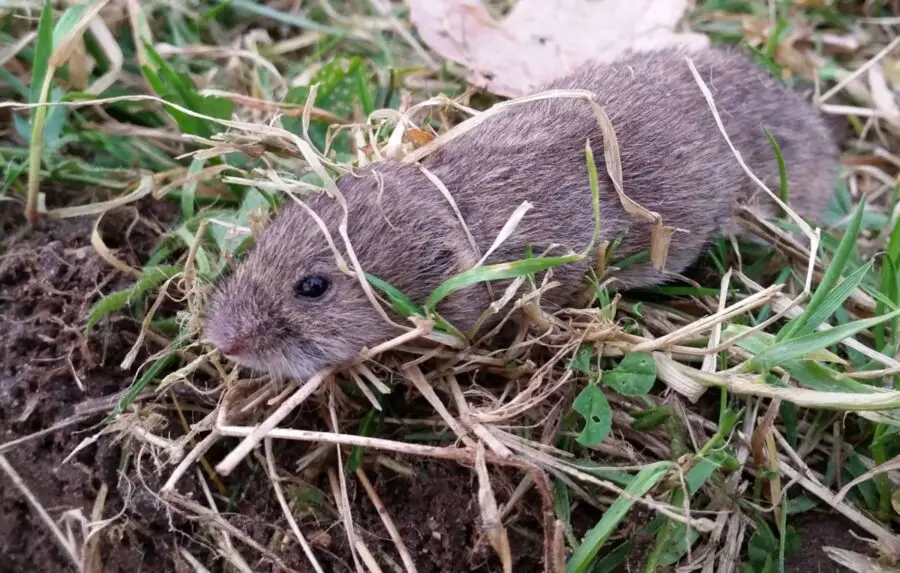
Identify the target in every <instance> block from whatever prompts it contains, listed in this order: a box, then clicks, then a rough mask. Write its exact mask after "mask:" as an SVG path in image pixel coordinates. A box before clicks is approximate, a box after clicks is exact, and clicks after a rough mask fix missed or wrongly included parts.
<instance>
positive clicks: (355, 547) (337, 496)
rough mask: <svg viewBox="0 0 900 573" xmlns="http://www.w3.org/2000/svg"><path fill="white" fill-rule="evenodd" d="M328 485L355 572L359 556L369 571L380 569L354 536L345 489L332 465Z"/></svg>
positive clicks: (363, 545)
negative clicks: (344, 533) (346, 504)
mask: <svg viewBox="0 0 900 573" xmlns="http://www.w3.org/2000/svg"><path fill="white" fill-rule="evenodd" d="M340 466H341V461H340V458H338V467H340ZM328 485H330V486H331V495H332V496H333V497H334V500H335V502H336V504H337V507H338V513H339V514H340V516H341V521H342V522H343V524H344V531H346V533H347V541H348V544H349V545H350V554H351V555H352V556H353V563H354V565H355V566H356V570H357V572H359V573H362V567H361V566H360V564H359V560H360V558H362V560H363V562H365V563H366V565H367V566H368V567H369V570H370V571H380V570H381V569H380V568H379V567H378V564H377V563H375V560H374V558H373V557H372V554H371V552H369V550H368V548H367V547H366V546H365V544H364V543H362V541H361V540H360V539H359V538H358V537H357V536H356V532H355V531H354V528H353V522H352V519H353V517H352V516H351V515H350V508H349V507H347V506H345V505H344V502H345V497H346V496H345V495H344V494H345V490H344V489H343V488H342V484H341V483H340V480H339V478H338V476H337V473H336V472H335V471H334V467H330V468H328Z"/></svg>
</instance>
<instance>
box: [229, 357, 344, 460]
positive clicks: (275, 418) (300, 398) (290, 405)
mask: <svg viewBox="0 0 900 573" xmlns="http://www.w3.org/2000/svg"><path fill="white" fill-rule="evenodd" d="M331 373H332V369H324V370H320V371H319V372H317V373H315V374H313V376H312V378H310V379H309V380H308V381H307V382H306V384H304V385H303V386H301V387H300V388H299V389H298V390H297V391H296V392H294V394H293V395H292V396H291V397H290V398H288V399H287V400H285V401H284V402H283V403H282V404H281V406H279V407H278V409H277V410H275V412H273V413H272V415H271V416H269V417H268V418H267V419H266V420H265V421H263V422H262V423H261V424H259V425H258V426H256V428H254V429H253V431H252V432H251V433H250V434H248V435H247V436H246V437H245V438H244V439H243V440H242V441H241V443H240V444H238V446H237V447H236V448H235V449H233V450H232V451H231V452H230V453H229V454H228V455H227V456H225V459H224V460H222V461H221V462H219V463H218V464H217V465H216V471H217V472H219V473H220V474H222V475H224V476H227V475H228V474H230V473H231V472H232V471H233V470H234V468H235V467H237V465H238V464H239V463H241V461H242V460H243V459H244V458H245V457H246V456H247V454H249V453H250V452H251V451H252V450H253V448H255V447H256V446H258V445H259V443H260V442H262V440H263V438H265V437H266V436H268V435H270V432H271V431H272V430H273V429H274V428H275V426H277V425H278V424H279V422H281V421H282V420H284V419H285V418H286V417H287V416H288V415H289V414H290V413H291V412H293V411H294V410H295V409H296V408H297V407H298V406H299V405H300V404H302V403H303V402H304V401H305V400H306V399H307V398H309V397H310V396H311V395H312V394H313V392H315V391H316V390H318V389H319V387H320V386H321V385H322V383H323V382H325V379H326V378H327V377H328V376H329V375H331ZM219 430H220V431H221V428H219Z"/></svg>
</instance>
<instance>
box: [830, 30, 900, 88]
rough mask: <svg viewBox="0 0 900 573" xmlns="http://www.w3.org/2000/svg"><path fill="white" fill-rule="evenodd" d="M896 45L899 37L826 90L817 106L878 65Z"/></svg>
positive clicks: (898, 43) (899, 40)
mask: <svg viewBox="0 0 900 573" xmlns="http://www.w3.org/2000/svg"><path fill="white" fill-rule="evenodd" d="M898 45H900V36H898V37H896V38H894V39H893V40H892V41H891V43H890V44H888V45H887V46H885V47H884V48H882V49H881V50H880V51H879V52H878V53H877V54H875V56H874V57H872V58H871V59H870V60H869V61H867V62H866V63H865V64H863V65H862V66H860V67H859V68H857V69H856V70H854V71H853V73H852V74H850V75H849V76H847V77H846V78H844V79H842V80H841V81H839V82H838V83H837V84H836V85H835V86H834V87H832V88H831V89H830V90H828V91H827V92H825V93H824V94H822V95H821V96H820V97H819V98H818V103H819V104H822V103H824V102H825V100H828V99H830V98H831V97H833V96H834V95H835V94H836V93H838V92H839V91H841V90H842V89H844V88H845V87H847V85H849V84H851V83H852V82H853V81H854V80H856V79H857V78H858V77H859V76H861V75H863V74H864V73H866V72H867V71H868V70H869V68H871V67H872V66H874V65H875V64H876V63H878V61H879V60H881V59H882V58H883V57H885V56H886V55H888V54H889V53H891V52H892V51H893V50H894V49H895V48H896V47H897V46H898Z"/></svg>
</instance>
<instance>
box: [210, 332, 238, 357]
mask: <svg viewBox="0 0 900 573" xmlns="http://www.w3.org/2000/svg"><path fill="white" fill-rule="evenodd" d="M210 338H211V340H212V342H213V344H215V346H216V348H218V349H219V352H221V353H222V354H224V355H226V356H240V354H241V353H242V352H244V350H245V349H246V345H245V344H244V342H243V341H242V340H241V339H240V338H238V337H237V336H234V337H229V338H224V339H221V340H218V341H217V340H214V339H212V337H210Z"/></svg>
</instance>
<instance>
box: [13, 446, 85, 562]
mask: <svg viewBox="0 0 900 573" xmlns="http://www.w3.org/2000/svg"><path fill="white" fill-rule="evenodd" d="M0 470H3V471H4V472H5V473H6V475H7V477H8V478H9V479H10V481H12V483H13V485H14V486H16V488H17V489H18V490H19V491H20V492H21V493H22V495H23V496H24V497H25V499H26V500H28V503H29V504H30V505H31V507H32V508H33V509H34V511H35V512H36V513H37V514H38V517H39V518H40V520H41V521H42V522H43V523H44V525H46V526H47V529H49V530H50V533H51V535H52V536H53V537H54V539H56V541H57V543H59V545H60V547H61V548H62V550H63V552H65V554H66V555H67V556H68V557H69V559H70V560H71V561H72V563H73V564H74V565H75V567H76V569H79V570H80V566H81V563H82V556H80V555H78V551H77V550H76V548H75V547H74V546H73V545H72V542H74V540H72V541H71V542H70V540H67V539H66V536H65V535H64V534H63V532H62V530H60V529H59V527H58V526H57V525H56V522H55V521H53V518H52V517H50V514H49V513H47V510H46V509H44V506H43V505H41V502H39V501H38V499H37V498H36V497H35V496H34V494H33V493H31V490H29V489H28V486H26V485H25V482H24V481H23V480H22V477H21V476H20V475H19V473H18V472H17V471H16V470H15V468H13V467H12V465H11V464H10V463H9V461H7V459H6V456H4V455H0Z"/></svg>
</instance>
